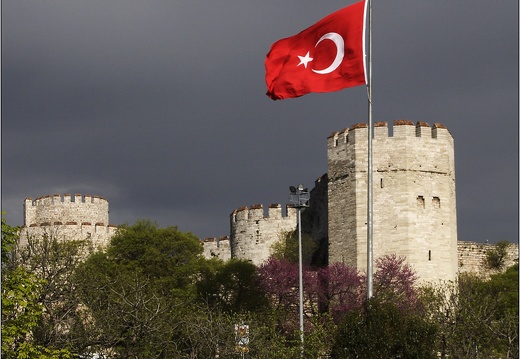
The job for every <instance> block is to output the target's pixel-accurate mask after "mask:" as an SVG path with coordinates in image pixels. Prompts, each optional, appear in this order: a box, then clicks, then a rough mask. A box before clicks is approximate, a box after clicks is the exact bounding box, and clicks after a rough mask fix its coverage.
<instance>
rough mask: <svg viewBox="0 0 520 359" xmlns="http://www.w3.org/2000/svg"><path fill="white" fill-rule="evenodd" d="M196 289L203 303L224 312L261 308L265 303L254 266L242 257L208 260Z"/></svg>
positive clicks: (265, 299)
mask: <svg viewBox="0 0 520 359" xmlns="http://www.w3.org/2000/svg"><path fill="white" fill-rule="evenodd" d="M197 288H198V292H199V296H200V298H202V299H203V301H204V302H206V303H208V305H210V307H212V308H217V309H218V310H222V311H224V312H227V313H232V312H234V313H243V312H248V311H249V312H254V311H261V310H263V309H265V308H266V306H267V298H266V297H265V294H264V292H263V291H262V289H261V288H260V281H259V278H258V274H257V268H256V266H255V265H254V264H252V263H250V262H248V261H245V260H238V259H231V260H229V261H227V262H223V261H221V260H217V259H211V260H208V261H207V266H206V268H205V269H202V270H201V278H200V279H199V280H198V282H197Z"/></svg>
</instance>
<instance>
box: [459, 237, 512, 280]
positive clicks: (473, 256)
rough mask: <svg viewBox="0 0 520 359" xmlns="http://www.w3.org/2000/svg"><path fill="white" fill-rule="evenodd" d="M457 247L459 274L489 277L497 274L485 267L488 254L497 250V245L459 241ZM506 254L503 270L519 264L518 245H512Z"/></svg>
mask: <svg viewBox="0 0 520 359" xmlns="http://www.w3.org/2000/svg"><path fill="white" fill-rule="evenodd" d="M457 247H458V261H459V273H474V274H477V275H479V276H482V277H488V276H489V275H490V274H493V273H495V272H496V271H493V270H490V269H489V268H486V265H485V260H486V256H487V253H488V251H490V250H494V249H495V244H490V243H475V242H467V241H459V242H458V246H457ZM506 252H507V254H506V256H505V258H504V266H503V269H505V268H508V267H511V266H512V265H514V264H516V263H518V244H515V243H510V244H509V245H508V246H507V249H506Z"/></svg>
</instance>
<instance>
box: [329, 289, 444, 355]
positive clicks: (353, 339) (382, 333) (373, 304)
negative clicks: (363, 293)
mask: <svg viewBox="0 0 520 359" xmlns="http://www.w3.org/2000/svg"><path fill="white" fill-rule="evenodd" d="M339 328H340V329H339V331H338V334H337V337H336V340H335V343H334V346H333V348H332V357H333V358H373V359H379V358H380V359H385V358H409V359H419V358H425V359H426V358H436V352H435V349H434V345H433V344H434V342H435V334H436V330H435V326H434V325H433V323H431V322H430V321H429V320H428V319H427V318H425V317H424V316H423V315H421V313H418V312H409V311H402V310H400V308H399V307H398V306H397V305H396V304H395V303H391V302H388V301H379V300H377V298H374V299H373V300H370V301H369V302H367V303H366V304H365V305H364V307H363V308H362V309H357V310H353V311H352V312H350V313H348V314H347V316H346V319H345V321H344V323H342V324H340V325H339Z"/></svg>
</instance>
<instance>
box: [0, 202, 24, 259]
mask: <svg viewBox="0 0 520 359" xmlns="http://www.w3.org/2000/svg"><path fill="white" fill-rule="evenodd" d="M3 214H4V213H3V212H2V242H1V245H2V268H3V267H4V266H5V265H7V264H8V263H9V262H11V261H12V252H13V250H14V247H15V245H16V241H17V239H18V232H19V230H20V228H18V227H11V226H10V225H8V224H7V222H6V220H5V218H4V217H3Z"/></svg>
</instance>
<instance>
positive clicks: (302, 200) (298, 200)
mask: <svg viewBox="0 0 520 359" xmlns="http://www.w3.org/2000/svg"><path fill="white" fill-rule="evenodd" d="M289 190H290V191H291V194H290V195H289V202H290V203H291V204H293V205H294V207H296V210H297V216H298V223H297V225H298V287H299V292H300V295H299V297H300V339H301V342H302V343H301V351H302V352H301V354H302V357H303V268H302V267H303V265H302V215H301V209H302V208H304V207H309V198H310V195H309V191H308V190H307V188H303V185H301V184H300V185H298V188H295V187H294V186H291V187H289Z"/></svg>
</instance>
